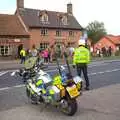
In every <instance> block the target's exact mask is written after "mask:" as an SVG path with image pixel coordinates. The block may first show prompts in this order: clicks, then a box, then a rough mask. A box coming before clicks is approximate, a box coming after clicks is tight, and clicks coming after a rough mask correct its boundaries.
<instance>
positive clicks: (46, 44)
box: [40, 43, 49, 50]
mask: <svg viewBox="0 0 120 120" xmlns="http://www.w3.org/2000/svg"><path fill="white" fill-rule="evenodd" d="M48 45H49V44H48V43H40V50H43V49H45V48H47V47H48Z"/></svg>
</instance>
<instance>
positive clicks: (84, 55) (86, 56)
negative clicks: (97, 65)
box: [73, 46, 90, 65]
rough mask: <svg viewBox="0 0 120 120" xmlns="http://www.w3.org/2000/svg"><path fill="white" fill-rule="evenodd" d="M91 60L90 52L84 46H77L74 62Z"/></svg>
mask: <svg viewBox="0 0 120 120" xmlns="http://www.w3.org/2000/svg"><path fill="white" fill-rule="evenodd" d="M89 62H90V52H89V50H88V49H87V48H85V47H84V46H80V47H79V48H76V49H75V51H74V55H73V64H74V65H76V64H79V63H89Z"/></svg>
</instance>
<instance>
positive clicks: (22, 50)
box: [20, 48, 26, 64]
mask: <svg viewBox="0 0 120 120" xmlns="http://www.w3.org/2000/svg"><path fill="white" fill-rule="evenodd" d="M20 56H21V64H22V63H24V62H25V57H26V51H25V50H24V48H22V49H21V51H20Z"/></svg>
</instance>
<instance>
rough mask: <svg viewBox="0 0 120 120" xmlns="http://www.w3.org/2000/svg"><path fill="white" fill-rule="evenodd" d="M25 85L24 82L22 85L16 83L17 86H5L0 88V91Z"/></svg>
mask: <svg viewBox="0 0 120 120" xmlns="http://www.w3.org/2000/svg"><path fill="white" fill-rule="evenodd" d="M24 86H25V85H24V84H21V85H16V86H12V87H4V88H0V91H4V90H10V89H13V88H21V87H24Z"/></svg>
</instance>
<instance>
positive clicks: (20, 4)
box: [16, 0, 24, 14]
mask: <svg viewBox="0 0 120 120" xmlns="http://www.w3.org/2000/svg"><path fill="white" fill-rule="evenodd" d="M16 2H17V14H19V9H21V8H24V0H16Z"/></svg>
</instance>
